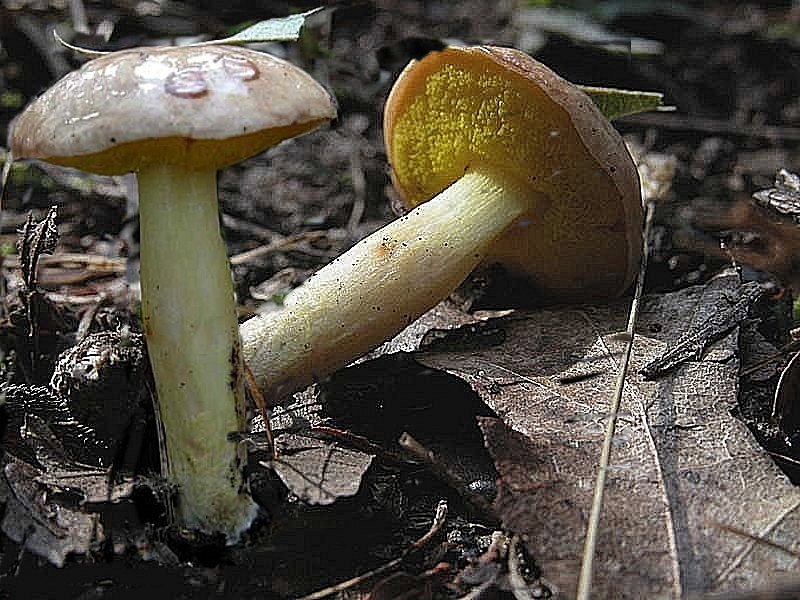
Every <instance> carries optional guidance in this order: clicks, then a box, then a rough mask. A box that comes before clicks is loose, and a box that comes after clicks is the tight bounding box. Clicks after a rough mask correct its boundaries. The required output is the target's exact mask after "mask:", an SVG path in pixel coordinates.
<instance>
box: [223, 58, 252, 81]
mask: <svg viewBox="0 0 800 600" xmlns="http://www.w3.org/2000/svg"><path fill="white" fill-rule="evenodd" d="M222 67H223V68H224V69H225V71H226V72H227V73H228V74H229V75H230V76H231V77H235V78H237V79H241V80H242V81H252V80H253V79H255V78H256V77H258V75H259V71H258V67H257V66H256V65H255V64H254V63H253V62H251V61H249V60H247V59H246V58H242V57H241V56H225V57H223V58H222Z"/></svg>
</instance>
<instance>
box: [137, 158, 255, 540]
mask: <svg viewBox="0 0 800 600" xmlns="http://www.w3.org/2000/svg"><path fill="white" fill-rule="evenodd" d="M138 179H139V197H140V199H139V205H140V208H139V210H140V227H141V284H142V314H143V318H144V326H145V334H146V337H147V347H148V352H149V355H150V363H151V365H152V367H153V374H154V376H155V381H156V389H157V392H158V413H159V415H160V418H161V422H162V425H163V430H164V438H165V442H166V450H167V463H168V468H169V478H170V479H171V481H172V482H174V483H175V484H177V486H178V499H177V503H176V514H177V516H178V519H179V522H180V524H181V525H183V526H185V527H189V528H192V529H200V530H203V531H206V532H210V533H218V532H219V533H224V534H225V535H226V536H227V537H228V539H229V540H231V541H234V540H236V539H237V538H238V536H239V534H240V533H241V532H242V531H243V530H244V529H245V528H247V527H248V526H249V525H250V522H251V521H252V519H253V517H254V515H255V512H256V510H255V505H254V504H253V502H252V500H251V499H250V498H249V496H248V495H247V494H246V493H242V491H241V488H242V464H241V463H242V461H241V459H240V457H239V456H238V453H237V446H236V444H235V443H234V442H231V441H229V440H228V434H229V433H231V432H234V431H242V430H243V428H244V417H243V414H244V411H243V407H244V387H243V380H242V363H241V352H240V339H239V332H238V328H237V320H236V307H235V302H234V295H233V284H232V281H231V274H230V268H229V264H228V258H227V253H226V248H225V243H224V242H223V240H222V236H221V234H220V229H219V214H218V208H217V191H216V185H217V184H216V173H215V172H213V171H210V172H205V171H202V172H198V171H185V170H181V169H178V168H175V167H167V166H156V167H150V168H148V169H146V170H143V171H141V172H140V173H139V175H138Z"/></svg>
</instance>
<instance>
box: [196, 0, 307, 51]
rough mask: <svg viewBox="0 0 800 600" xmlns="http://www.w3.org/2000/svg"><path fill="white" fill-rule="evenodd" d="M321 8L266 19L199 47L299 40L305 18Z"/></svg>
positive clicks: (203, 43)
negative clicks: (279, 17)
mask: <svg viewBox="0 0 800 600" xmlns="http://www.w3.org/2000/svg"><path fill="white" fill-rule="evenodd" d="M322 9H323V7H321V6H320V7H318V8H315V9H313V10H309V11H306V12H304V13H298V14H296V15H289V16H288V17H283V18H281V19H267V20H266V21H259V22H258V23H256V24H255V25H251V26H250V27H248V28H247V29H243V30H242V31H240V32H239V33H236V34H234V35H232V36H230V37H226V38H222V39H221V40H211V41H210V42H202V43H201V44H200V45H219V44H226V45H230V44H253V43H257V42H294V41H297V40H298V39H299V38H300V30H301V29H302V28H303V25H304V24H305V22H306V18H307V17H309V16H311V15H313V14H315V13H318V12H319V11H321V10H322Z"/></svg>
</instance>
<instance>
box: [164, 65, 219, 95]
mask: <svg viewBox="0 0 800 600" xmlns="http://www.w3.org/2000/svg"><path fill="white" fill-rule="evenodd" d="M164 90H165V91H166V92H167V93H168V94H172V95H173V96H177V97H178V98H199V97H200V96H205V95H206V94H207V93H208V82H206V79H205V77H203V72H202V71H201V70H200V69H198V68H196V67H192V68H189V69H181V70H180V71H176V72H174V73H170V74H169V75H168V76H167V79H166V81H165V82H164Z"/></svg>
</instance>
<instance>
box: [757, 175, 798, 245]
mask: <svg viewBox="0 0 800 600" xmlns="http://www.w3.org/2000/svg"><path fill="white" fill-rule="evenodd" d="M753 198H754V199H755V200H756V202H757V203H758V204H760V205H761V206H764V207H765V208H767V209H769V210H772V211H775V212H776V213H778V214H780V215H785V216H786V217H789V218H791V219H792V220H793V221H794V222H795V223H797V224H798V225H800V176H798V175H797V174H796V173H790V172H789V171H787V170H786V169H781V170H780V171H778V174H777V175H776V176H775V184H774V186H773V187H771V188H768V189H766V190H761V191H759V192H756V193H755V194H753ZM797 235H798V236H800V230H798V234H797Z"/></svg>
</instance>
